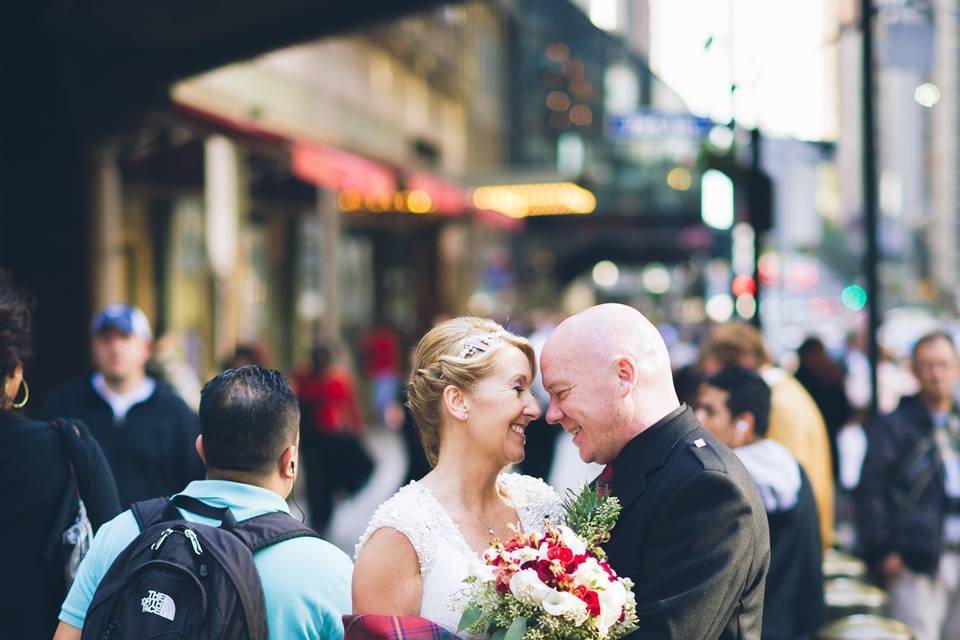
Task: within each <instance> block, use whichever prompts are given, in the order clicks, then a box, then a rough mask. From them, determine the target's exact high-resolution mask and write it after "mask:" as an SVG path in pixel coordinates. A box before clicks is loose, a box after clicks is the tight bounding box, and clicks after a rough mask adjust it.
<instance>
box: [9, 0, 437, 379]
mask: <svg viewBox="0 0 960 640" xmlns="http://www.w3.org/2000/svg"><path fill="white" fill-rule="evenodd" d="M437 4H441V2H440V1H439V0H403V1H397V0H363V1H361V2H341V1H339V0H272V1H271V2H264V1H262V0H230V1H226V0H165V1H164V2H148V1H146V0H97V1H96V2H81V1H78V0H31V1H28V2H11V3H6V4H5V5H4V7H3V9H2V10H0V14H2V17H0V61H2V62H0V65H2V67H0V70H2V74H0V78H2V80H0V82H2V86H3V92H2V100H0V113H2V116H3V117H2V120H0V267H2V268H5V269H10V270H12V271H13V273H14V277H15V279H16V281H17V282H18V283H19V284H20V285H22V286H25V287H27V288H29V289H30V290H31V291H33V292H34V293H35V294H36V297H37V313H36V323H37V335H38V338H39V340H38V344H37V347H38V349H37V362H38V365H42V366H35V367H33V369H32V370H31V371H29V374H30V375H31V384H32V385H33V387H34V388H35V389H36V391H37V395H40V396H41V397H42V395H43V392H44V391H45V390H46V389H48V388H49V386H50V385H51V384H52V383H54V382H57V381H59V380H61V379H63V378H64V377H67V376H68V375H74V374H76V373H78V372H79V371H81V370H82V369H83V368H84V367H85V365H86V362H87V323H88V322H89V318H90V313H91V309H90V308H89V306H90V300H91V295H90V281H91V271H92V270H91V255H90V251H91V249H90V247H91V237H92V228H91V227H92V225H91V222H92V219H93V218H92V213H91V212H92V210H93V203H92V191H91V169H92V166H93V162H92V161H93V158H92V154H93V151H94V149H96V146H97V145H98V144H99V143H101V142H103V141H105V140H109V138H110V136H112V135H114V134H117V133H120V132H123V131H124V130H125V129H126V128H128V127H131V126H133V125H135V124H136V123H138V122H139V121H140V119H141V118H142V117H143V115H144V114H146V113H147V112H149V111H150V110H152V109H156V108H159V107H163V106H165V105H166V104H167V103H168V100H169V93H168V92H169V87H170V85H171V84H172V83H173V82H175V81H177V80H179V79H181V78H184V77H188V76H190V75H193V74H196V73H200V72H202V71H204V70H207V69H211V68H215V67H218V66H220V65H223V64H226V63H229V62H232V61H235V60H240V59H244V58H248V57H252V56H255V55H257V54H260V53H263V52H266V51H269V50H272V49H276V48H279V47H282V46H286V45H290V44H294V43H296V42H300V41H305V40H310V39H314V38H318V37H321V36H324V35H329V34H333V33H341V32H344V31H347V30H350V29H354V28H358V27H361V26H365V25H368V24H370V23H373V22H375V21H381V20H387V19H390V18H393V17H396V16H398V15H400V14H404V13H412V12H415V11H419V10H423V9H426V8H428V7H430V6H433V5H437Z"/></svg>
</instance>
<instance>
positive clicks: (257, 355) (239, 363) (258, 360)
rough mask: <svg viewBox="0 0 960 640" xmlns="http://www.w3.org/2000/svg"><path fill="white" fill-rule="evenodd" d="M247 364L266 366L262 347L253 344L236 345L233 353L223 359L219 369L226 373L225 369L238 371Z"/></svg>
mask: <svg viewBox="0 0 960 640" xmlns="http://www.w3.org/2000/svg"><path fill="white" fill-rule="evenodd" d="M248 364H255V365H257V366H258V367H264V366H266V364H267V358H266V354H265V353H264V349H263V346H261V345H259V344H257V343H255V342H245V343H242V344H238V345H237V348H236V349H235V350H234V352H233V355H231V356H230V357H229V358H227V359H225V360H224V361H223V362H222V363H221V364H220V367H221V369H223V370H224V371H226V370H227V369H239V368H240V367H245V366H247V365H248Z"/></svg>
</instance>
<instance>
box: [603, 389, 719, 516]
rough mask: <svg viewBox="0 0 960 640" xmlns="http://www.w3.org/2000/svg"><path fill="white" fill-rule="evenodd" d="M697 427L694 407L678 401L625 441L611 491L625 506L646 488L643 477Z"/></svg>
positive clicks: (617, 461)
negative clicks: (670, 409)
mask: <svg viewBox="0 0 960 640" xmlns="http://www.w3.org/2000/svg"><path fill="white" fill-rule="evenodd" d="M698 428H700V423H699V422H698V421H697V418H696V416H695V415H694V413H693V410H692V409H690V408H689V407H688V406H687V405H685V404H684V405H681V406H680V407H679V408H678V409H676V410H675V411H673V412H671V413H670V414H668V415H667V416H665V417H664V418H663V419H661V420H660V421H658V422H657V423H656V424H654V425H653V426H651V427H650V428H649V429H647V430H646V431H644V432H643V433H641V434H640V435H638V436H637V437H635V438H634V439H633V440H631V441H630V442H628V443H627V446H626V447H624V448H623V451H622V452H620V456H619V457H618V458H617V459H616V460H615V461H614V462H613V474H614V487H613V495H615V496H616V497H617V498H619V499H620V504H621V506H622V507H623V509H624V510H626V509H627V508H628V507H629V506H630V505H631V504H633V503H634V502H636V501H637V500H638V499H639V498H640V497H641V496H642V495H643V493H644V492H645V491H646V487H647V481H646V477H647V475H648V474H650V473H651V472H653V471H656V470H657V469H659V468H660V467H662V466H663V464H664V463H665V462H666V460H667V457H668V456H669V455H670V452H671V451H673V448H674V447H675V446H676V445H677V443H678V442H680V441H681V440H683V439H684V438H685V437H686V436H687V435H688V434H689V433H690V432H692V431H695V430H696V429H698Z"/></svg>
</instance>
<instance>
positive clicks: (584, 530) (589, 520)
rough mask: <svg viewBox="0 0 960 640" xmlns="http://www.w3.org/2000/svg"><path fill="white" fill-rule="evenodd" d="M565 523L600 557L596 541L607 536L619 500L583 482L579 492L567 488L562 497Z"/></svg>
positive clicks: (611, 526)
mask: <svg viewBox="0 0 960 640" xmlns="http://www.w3.org/2000/svg"><path fill="white" fill-rule="evenodd" d="M563 508H564V511H566V518H567V526H568V527H570V528H571V529H573V531H574V532H575V533H576V534H577V535H579V536H580V537H581V538H583V539H584V540H586V542H587V546H589V547H591V548H592V549H593V551H594V552H595V553H597V554H598V555H600V556H601V557H603V550H602V549H600V545H601V544H604V543H605V542H607V541H608V540H609V539H610V532H611V531H612V530H613V527H614V526H616V524H617V518H619V517H620V510H621V508H622V507H621V506H620V500H619V499H618V498H616V497H614V496H612V495H610V494H609V493H607V492H605V491H604V489H603V488H602V487H597V488H596V489H593V488H591V487H590V486H588V485H585V486H584V487H583V489H581V490H580V493H576V492H574V490H573V489H567V497H566V498H565V499H564V500H563Z"/></svg>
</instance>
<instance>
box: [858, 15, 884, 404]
mask: <svg viewBox="0 0 960 640" xmlns="http://www.w3.org/2000/svg"><path fill="white" fill-rule="evenodd" d="M860 24H861V31H862V36H863V40H862V49H861V58H862V59H861V63H862V65H863V67H862V69H863V98H862V102H863V148H862V151H863V226H864V232H865V233H866V236H867V237H866V240H867V242H866V251H865V253H864V257H863V260H864V264H863V269H864V274H865V275H866V280H867V282H866V285H867V318H868V325H867V357H868V359H869V362H870V404H869V417H870V418H871V419H872V418H874V417H876V415H877V411H878V408H877V361H878V359H879V348H878V345H877V328H878V326H879V324H880V283H879V281H878V279H877V267H878V263H879V261H880V253H879V250H878V246H877V145H876V114H875V113H874V92H875V89H874V64H873V3H872V2H871V0H861V2H860Z"/></svg>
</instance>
